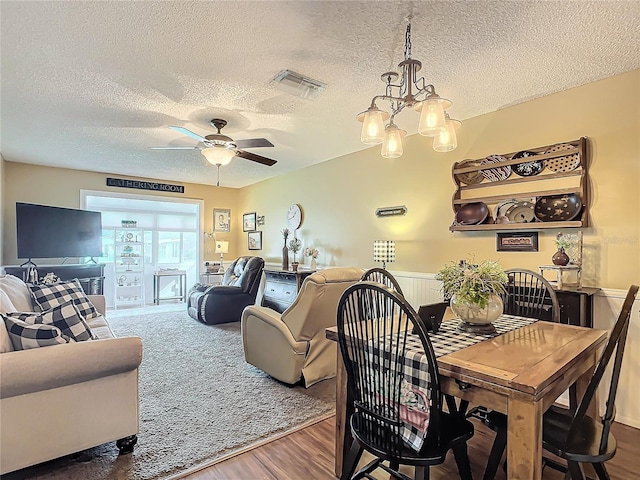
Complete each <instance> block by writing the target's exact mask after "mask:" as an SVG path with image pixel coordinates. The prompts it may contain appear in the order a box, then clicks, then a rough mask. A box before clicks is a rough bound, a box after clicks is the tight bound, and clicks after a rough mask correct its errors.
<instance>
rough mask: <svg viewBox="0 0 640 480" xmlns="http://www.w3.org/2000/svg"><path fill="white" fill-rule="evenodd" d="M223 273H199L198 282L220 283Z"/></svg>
mask: <svg viewBox="0 0 640 480" xmlns="http://www.w3.org/2000/svg"><path fill="white" fill-rule="evenodd" d="M223 277H224V273H207V272H203V273H201V274H200V283H202V284H203V285H222V278H223Z"/></svg>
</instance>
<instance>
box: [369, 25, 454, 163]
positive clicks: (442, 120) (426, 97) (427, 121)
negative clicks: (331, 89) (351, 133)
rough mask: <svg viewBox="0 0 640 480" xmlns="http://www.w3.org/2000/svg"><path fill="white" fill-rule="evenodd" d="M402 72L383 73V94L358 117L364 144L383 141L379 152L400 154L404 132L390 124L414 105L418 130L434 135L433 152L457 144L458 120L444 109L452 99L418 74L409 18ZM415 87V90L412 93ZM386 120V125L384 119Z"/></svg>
mask: <svg viewBox="0 0 640 480" xmlns="http://www.w3.org/2000/svg"><path fill="white" fill-rule="evenodd" d="M398 68H399V69H400V71H401V72H402V73H401V75H399V74H398V73H397V72H386V73H383V74H382V75H381V76H380V79H381V80H382V81H383V82H385V83H386V89H385V93H384V95H376V96H375V97H373V98H372V99H371V106H370V107H369V108H368V109H367V110H366V111H364V112H362V113H360V114H359V115H358V116H357V119H358V120H359V121H360V122H362V133H361V135H360V140H361V141H362V143H364V144H367V145H376V144H379V143H382V150H381V154H382V156H383V157H385V158H398V157H400V156H401V155H402V137H404V136H405V135H406V134H407V132H406V131H404V130H401V129H400V128H398V126H397V125H396V124H395V123H393V120H394V118H395V116H396V115H397V114H398V113H400V112H401V111H402V110H403V109H404V108H405V107H413V108H414V109H415V110H416V111H418V112H420V120H419V121H418V133H419V134H420V135H424V136H427V137H433V149H434V150H435V151H436V152H449V151H451V150H454V149H455V148H456V147H457V146H458V140H457V138H456V129H457V128H458V127H459V126H460V124H461V122H460V121H458V120H454V119H452V118H450V117H449V114H448V113H447V112H446V111H445V110H447V109H448V108H449V107H450V106H451V105H452V103H451V101H450V100H447V99H446V98H441V97H440V96H439V95H438V94H437V93H436V89H435V87H434V86H433V85H431V84H427V82H426V81H425V79H424V77H420V78H418V77H417V73H418V72H419V71H420V69H421V68H422V62H420V61H419V60H415V59H413V58H411V18H409V24H408V25H407V32H406V34H405V44H404V60H403V61H402V62H400V63H399V64H398ZM414 89H415V92H414ZM377 100H389V103H390V109H391V114H389V113H388V112H385V111H383V110H380V109H379V108H378V107H377V105H376V101H377ZM387 120H388V121H389V122H388V123H387V124H386V125H385V122H386V121H387Z"/></svg>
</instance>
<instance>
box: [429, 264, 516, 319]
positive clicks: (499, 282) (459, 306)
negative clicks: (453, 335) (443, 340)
mask: <svg viewBox="0 0 640 480" xmlns="http://www.w3.org/2000/svg"><path fill="white" fill-rule="evenodd" d="M435 278H436V280H441V281H442V291H443V293H444V295H445V298H450V299H451V309H452V310H453V312H454V313H455V314H456V315H458V317H460V319H461V320H463V321H464V322H466V323H467V324H471V325H477V324H480V325H486V324H489V323H491V322H493V321H494V320H496V319H497V318H498V317H499V316H500V315H501V314H502V310H503V304H502V299H501V298H500V294H501V293H504V292H505V285H506V284H507V282H508V278H507V274H506V273H505V272H504V270H503V269H502V267H501V266H500V264H499V263H498V262H495V261H493V260H485V261H483V262H482V263H479V264H475V263H472V262H467V261H464V260H463V261H460V262H459V263H455V262H451V263H447V264H446V265H445V266H444V267H443V268H442V269H441V270H440V271H439V272H438V273H437V275H436V277H435Z"/></svg>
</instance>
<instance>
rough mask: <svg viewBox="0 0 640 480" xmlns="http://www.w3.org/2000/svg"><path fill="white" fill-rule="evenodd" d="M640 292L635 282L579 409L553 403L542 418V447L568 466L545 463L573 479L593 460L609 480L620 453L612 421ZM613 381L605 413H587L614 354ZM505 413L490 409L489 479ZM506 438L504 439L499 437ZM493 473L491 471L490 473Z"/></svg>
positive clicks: (504, 429)
mask: <svg viewBox="0 0 640 480" xmlns="http://www.w3.org/2000/svg"><path fill="white" fill-rule="evenodd" d="M637 293H638V286H637V285H631V287H630V288H629V291H628V292H627V296H626V298H625V301H624V303H623V305H622V309H621V310H620V315H619V316H618V320H617V321H616V323H615V325H614V327H613V330H612V331H611V334H610V336H609V340H608V341H607V344H606V346H605V348H604V350H603V352H602V355H601V356H600V359H599V360H598V363H597V364H596V368H595V370H594V372H593V376H592V377H591V381H590V382H589V385H588V386H587V389H586V390H585V393H584V395H583V397H582V399H581V400H580V404H579V405H578V407H577V410H576V409H572V408H563V407H560V406H557V405H554V406H552V407H551V408H550V409H549V410H547V412H545V414H544V416H543V420H542V447H543V448H544V449H545V450H547V451H549V452H551V453H552V454H554V455H556V456H558V457H560V458H563V459H565V460H566V461H567V465H566V467H565V466H564V465H561V464H559V463H557V462H555V461H553V460H550V459H546V458H545V459H544V465H548V466H550V467H551V468H554V469H556V470H560V471H563V472H567V471H568V472H569V475H570V478H571V479H572V480H584V478H585V476H584V473H583V472H582V468H581V467H580V464H581V463H591V464H593V468H594V470H595V471H596V474H597V475H598V478H599V479H600V480H609V475H608V474H607V470H606V468H605V466H604V464H605V462H606V461H608V460H610V459H611V458H613V456H614V455H615V453H616V447H617V444H616V439H615V437H614V436H613V434H611V432H610V430H611V423H612V422H613V420H614V417H615V400H616V393H617V390H618V380H619V379H620V369H621V367H622V357H623V355H624V347H625V343H626V340H627V332H628V329H629V319H630V317H631V307H632V306H633V302H634V301H635V298H636V295H637ZM614 351H615V357H614V361H613V369H612V373H611V381H610V383H609V392H608V394H607V403H606V410H605V413H604V416H602V417H601V418H598V419H596V418H592V417H590V416H588V415H587V409H588V408H589V405H590V404H591V402H592V400H593V397H594V395H595V393H596V390H597V389H598V386H599V385H600V382H601V380H602V377H603V375H604V373H605V370H606V368H607V366H608V365H609V362H610V360H611V358H612V356H613V354H614ZM503 417H504V416H503V415H502V414H498V413H496V412H490V413H489V417H488V421H489V422H491V423H493V424H494V426H496V427H497V430H498V432H497V435H496V442H494V445H493V447H492V449H491V454H490V460H489V462H488V465H491V466H492V468H493V472H490V471H489V466H487V470H486V471H485V476H484V478H485V479H489V478H493V476H494V475H495V471H496V469H497V466H498V464H499V463H500V459H501V458H502V454H503V453H504V449H505V446H506V435H507V424H506V421H505V418H506V417H504V418H503ZM498 438H501V439H502V438H504V442H502V441H501V440H500V441H498ZM488 474H490V475H488Z"/></svg>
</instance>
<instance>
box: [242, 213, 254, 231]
mask: <svg viewBox="0 0 640 480" xmlns="http://www.w3.org/2000/svg"><path fill="white" fill-rule="evenodd" d="M255 229H256V212H252V213H245V214H244V215H242V231H243V232H253V231H254V230H255Z"/></svg>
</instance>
